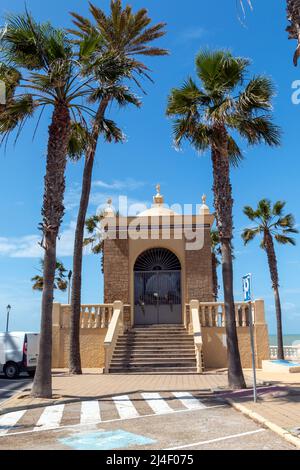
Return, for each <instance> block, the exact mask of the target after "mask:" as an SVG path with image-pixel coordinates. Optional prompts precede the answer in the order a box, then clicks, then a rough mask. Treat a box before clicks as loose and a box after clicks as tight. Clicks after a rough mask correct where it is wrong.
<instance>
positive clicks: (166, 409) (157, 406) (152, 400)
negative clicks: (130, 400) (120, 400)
mask: <svg viewBox="0 0 300 470" xmlns="http://www.w3.org/2000/svg"><path fill="white" fill-rule="evenodd" d="M141 395H142V397H143V398H144V400H146V402H147V403H148V405H149V406H150V408H151V409H152V410H153V411H154V413H155V414H157V415H161V414H166V413H172V411H174V410H173V409H172V408H171V407H170V406H169V405H168V403H167V402H166V401H165V400H164V399H163V398H162V397H161V396H160V394H159V393H142V394H141Z"/></svg>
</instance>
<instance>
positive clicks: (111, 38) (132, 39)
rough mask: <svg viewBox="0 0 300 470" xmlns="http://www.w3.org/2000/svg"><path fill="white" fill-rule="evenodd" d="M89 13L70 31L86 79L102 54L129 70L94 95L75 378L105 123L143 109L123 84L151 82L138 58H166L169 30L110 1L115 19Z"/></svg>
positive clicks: (79, 240)
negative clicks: (115, 109)
mask: <svg viewBox="0 0 300 470" xmlns="http://www.w3.org/2000/svg"><path fill="white" fill-rule="evenodd" d="M90 12H91V15H92V18H93V22H91V21H90V20H89V19H87V18H84V17H82V16H80V15H78V14H77V13H72V16H73V22H74V24H75V26H76V27H77V29H75V30H74V29H73V30H70V31H71V32H72V33H73V34H75V36H76V37H77V38H78V41H77V42H78V44H79V47H80V54H81V58H82V59H84V60H85V61H86V64H87V68H86V73H87V75H88V76H90V75H91V76H92V77H94V78H96V79H97V74H98V56H99V55H100V56H101V54H103V53H108V54H109V53H111V54H116V56H117V57H119V59H120V61H121V62H123V64H124V72H123V74H122V73H120V74H118V75H117V76H116V77H115V79H113V80H107V82H106V83H103V82H102V83H100V84H99V88H98V90H97V91H96V92H95V93H94V95H93V99H94V102H96V103H97V105H98V110H97V114H96V118H95V120H94V122H93V125H92V131H91V135H92V139H91V143H90V145H89V146H88V149H87V151H86V155H85V167H84V173H83V180H82V192H81V200H80V206H79V211H78V218H77V225H76V232H75V244H74V256H73V284H72V313H71V332H70V356H69V369H70V373H72V374H81V360H80V338H79V333H80V328H79V321H80V307H81V272H82V246H83V238H84V224H85V220H86V216H87V209H88V203H89V196H90V191H91V182H92V174H93V166H94V159H95V154H96V150H97V144H98V140H99V136H100V130H101V126H102V121H103V117H104V116H105V112H106V110H107V107H108V106H109V104H110V103H111V102H112V101H113V100H116V101H117V103H118V104H119V105H123V106H124V105H126V104H128V103H131V104H134V105H137V106H139V105H140V102H139V100H138V99H137V98H136V97H135V96H134V94H133V93H132V92H131V91H130V88H128V87H127V86H125V85H124V79H126V78H127V79H130V81H131V82H134V83H136V84H138V85H139V82H138V77H148V78H150V77H149V75H148V69H147V67H146V66H145V65H144V64H143V63H142V62H140V61H138V60H137V59H135V58H134V57H135V56H140V55H145V56H161V55H165V54H167V52H166V51H165V50H164V49H161V48H157V47H152V46H150V45H149V44H150V43H152V42H153V41H154V40H156V39H158V38H160V37H162V36H163V35H164V34H165V31H164V26H165V25H164V24H163V23H158V24H156V25H154V26H150V23H151V19H150V18H149V16H148V13H147V10H146V9H144V8H143V9H141V10H139V11H137V12H136V13H134V12H133V11H132V8H131V6H129V5H126V6H125V7H124V8H123V7H122V1H121V0H111V3H110V13H109V14H108V15H106V14H105V12H104V11H103V10H101V9H100V8H97V7H96V6H95V5H93V4H92V3H90Z"/></svg>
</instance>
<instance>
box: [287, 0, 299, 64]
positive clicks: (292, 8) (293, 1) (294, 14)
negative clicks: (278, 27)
mask: <svg viewBox="0 0 300 470" xmlns="http://www.w3.org/2000/svg"><path fill="white" fill-rule="evenodd" d="M286 3H287V19H288V21H289V23H290V24H289V25H288V27H287V28H286V30H287V32H288V33H289V39H296V40H297V43H298V45H297V48H296V51H295V54H294V65H295V66H297V64H298V59H299V57H300V0H287V2H286Z"/></svg>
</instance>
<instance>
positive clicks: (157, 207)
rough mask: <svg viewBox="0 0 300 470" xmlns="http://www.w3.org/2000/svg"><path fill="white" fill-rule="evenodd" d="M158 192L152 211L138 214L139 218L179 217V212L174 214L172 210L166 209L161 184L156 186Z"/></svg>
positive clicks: (148, 210) (154, 198)
mask: <svg viewBox="0 0 300 470" xmlns="http://www.w3.org/2000/svg"><path fill="white" fill-rule="evenodd" d="M156 191H157V194H156V196H154V197H153V202H154V204H153V206H152V207H151V209H147V210H145V211H143V212H141V213H140V214H138V217H163V216H175V215H179V214H178V213H177V212H174V211H172V210H171V209H168V208H167V207H164V198H163V196H162V195H161V194H160V184H158V185H157V186H156Z"/></svg>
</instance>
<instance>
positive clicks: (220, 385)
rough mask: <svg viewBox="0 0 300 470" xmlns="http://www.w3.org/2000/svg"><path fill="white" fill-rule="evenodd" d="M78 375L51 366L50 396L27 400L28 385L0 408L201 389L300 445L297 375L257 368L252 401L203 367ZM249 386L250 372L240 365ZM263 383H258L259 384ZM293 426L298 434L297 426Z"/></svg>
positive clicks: (1, 410) (219, 373) (218, 373)
mask: <svg viewBox="0 0 300 470" xmlns="http://www.w3.org/2000/svg"><path fill="white" fill-rule="evenodd" d="M83 372H84V373H83V375H81V376H70V375H69V374H68V372H67V370H62V369H61V370H55V371H53V394H54V397H53V399H52V400H42V399H33V398H31V397H30V396H29V390H28V389H25V391H24V392H23V393H21V394H18V395H16V396H15V397H14V398H12V399H10V400H8V401H7V402H6V403H5V404H2V406H0V413H5V411H9V410H10V409H12V408H23V409H24V408H35V407H40V406H47V405H50V404H54V403H55V404H58V403H64V402H65V403H66V402H69V401H70V402H73V401H74V402H76V401H80V400H85V399H91V398H98V399H101V398H105V397H111V396H114V395H128V394H134V393H140V392H168V391H190V392H191V391H201V392H207V393H211V391H216V396H218V395H219V396H220V397H224V398H228V399H229V400H230V401H231V403H232V404H233V405H234V406H238V407H240V410H241V411H242V412H245V414H247V413H248V415H249V416H250V417H252V418H253V419H256V417H257V415H259V417H260V418H261V419H260V422H261V423H264V422H267V423H273V424H274V425H275V426H279V427H280V428H282V430H283V431H285V432H288V433H291V434H292V435H293V436H298V437H299V439H298V440H297V439H296V440H297V441H299V448H300V374H279V373H269V372H268V373H265V372H263V371H258V379H259V382H260V391H259V401H258V403H256V404H255V403H253V399H252V395H251V391H249V390H248V391H246V392H245V391H242V392H230V391H229V390H228V388H227V374H226V371H225V370H222V371H209V372H206V373H205V374H203V375H199V374H184V375H181V374H178V375H168V374H165V375H158V374H147V375H133V374H128V375H121V374H120V375H119V374H112V375H104V374H102V373H101V372H102V371H101V370H99V369H98V370H96V369H89V370H84V371H83ZM245 376H246V379H247V383H248V386H250V387H251V371H250V370H245ZM263 382H264V383H265V384H267V385H264V386H262V383H263ZM298 428H299V434H298V432H297V429H298Z"/></svg>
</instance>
